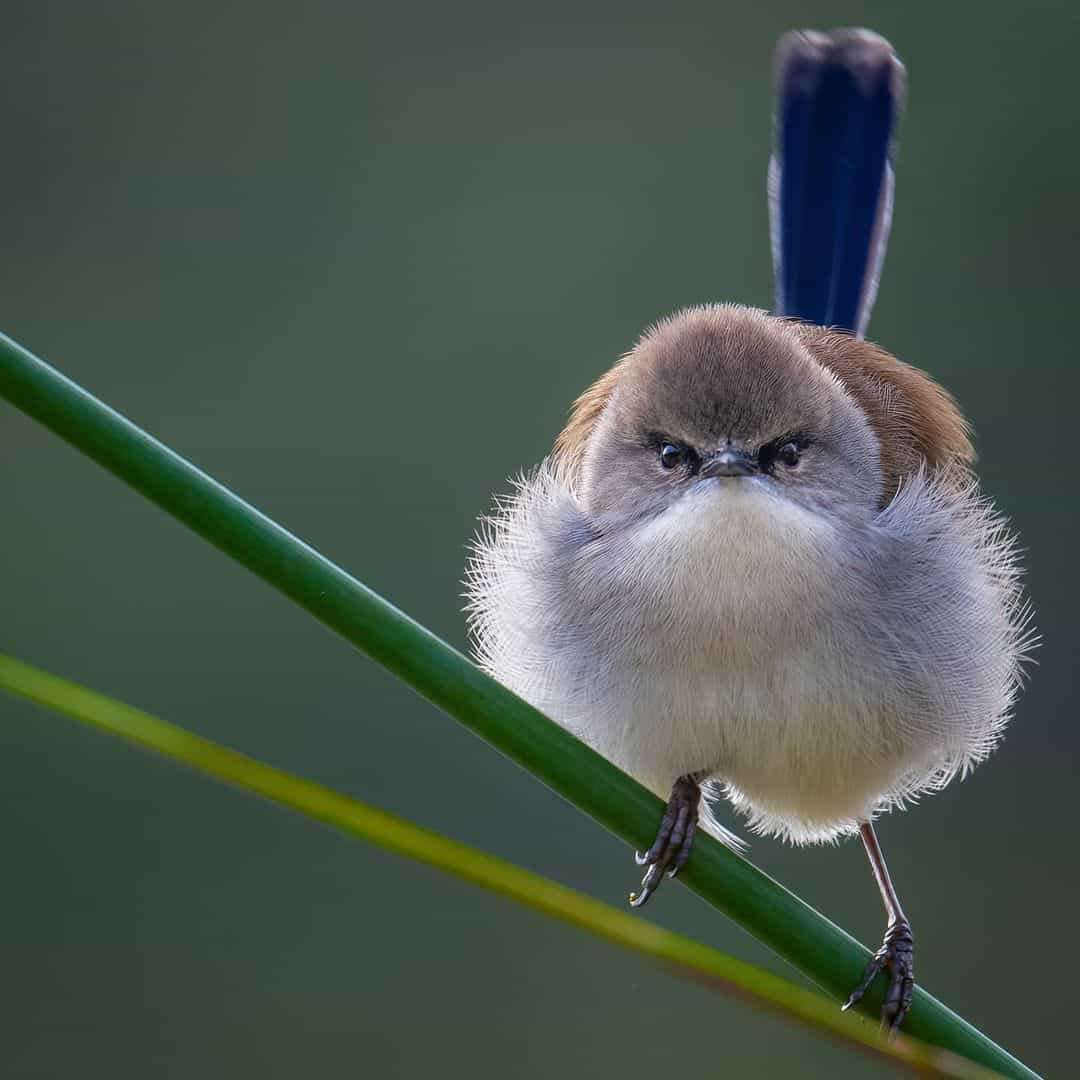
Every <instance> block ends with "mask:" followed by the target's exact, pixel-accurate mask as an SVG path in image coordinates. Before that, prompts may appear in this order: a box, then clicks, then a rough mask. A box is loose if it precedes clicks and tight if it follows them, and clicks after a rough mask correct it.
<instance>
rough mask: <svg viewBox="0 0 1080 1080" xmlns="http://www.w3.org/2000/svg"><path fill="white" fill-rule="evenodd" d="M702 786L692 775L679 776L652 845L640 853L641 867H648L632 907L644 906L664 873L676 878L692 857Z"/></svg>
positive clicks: (632, 900) (631, 895) (634, 894)
mask: <svg viewBox="0 0 1080 1080" xmlns="http://www.w3.org/2000/svg"><path fill="white" fill-rule="evenodd" d="M700 804H701V788H700V787H698V783H697V781H696V780H695V779H694V778H693V777H692V776H680V777H679V779H678V780H676V781H675V783H674V785H673V786H672V789H671V798H670V799H668V804H667V809H666V810H665V811H664V816H663V818H662V819H661V821H660V830H659V832H657V834H656V839H655V840H654V841H653V846H652V847H651V848H649V850H648V851H646V852H644V853H642V852H640V851H639V852H638V853H637V855H636V856H635V858H636V859H637V864H638V866H647V867H648V868H649V869H648V870H646V871H645V876H644V877H643V878H642V879H641V892H638V893H631V894H630V906H631V907H641V905H642V904H644V903H645V901H646V900H648V899H649V897H650V896H652V894H653V893H654V892H656V890H657V888H659V886H660V882H661V881H663V879H664V873H665V872H666V873H667V876H668V877H674V876H675V875H676V874H677V873H678V872H679V871H680V870H681V869H682V868H683V867H684V866H685V865H686V860H687V859H689V858H690V848H691V845H692V844H693V841H694V833H695V832H696V831H697V823H698V807H699V805H700Z"/></svg>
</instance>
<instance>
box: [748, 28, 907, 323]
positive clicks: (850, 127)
mask: <svg viewBox="0 0 1080 1080" xmlns="http://www.w3.org/2000/svg"><path fill="white" fill-rule="evenodd" d="M776 79H777V106H776V129H775V140H776V144H775V151H774V154H773V158H772V160H771V162H770V163H769V210H770V218H771V223H772V250H773V266H774V268H775V271H776V313H777V314H778V315H792V316H796V317H798V318H801V319H805V320H807V321H809V322H815V323H818V324H820V325H822V326H838V327H844V328H845V329H848V330H852V331H854V332H855V333H856V334H858V335H860V336H862V334H863V333H864V332H865V330H866V324H867V322H868V321H869V318H870V309H871V308H872V307H873V305H874V298H875V296H876V295H877V284H878V277H879V275H880V273H881V264H882V261H883V259H884V257H885V246H886V243H887V241H888V238H889V225H890V222H891V220H892V202H893V170H892V163H891V160H892V151H893V145H894V129H895V127H896V122H897V120H898V118H899V115H900V110H901V108H902V105H903V99H904V89H905V75H904V67H903V65H902V64H901V63H900V61H899V59H897V56H896V53H894V52H893V50H892V46H891V45H890V44H889V43H888V42H887V41H886V40H885V39H884V38H883V37H880V36H879V35H878V34H874V33H872V32H870V31H868V30H838V31H835V32H833V33H829V34H823V33H816V32H813V31H794V32H792V33H789V34H785V35H784V37H782V38H781V39H780V42H779V44H778V45H777V50H776Z"/></svg>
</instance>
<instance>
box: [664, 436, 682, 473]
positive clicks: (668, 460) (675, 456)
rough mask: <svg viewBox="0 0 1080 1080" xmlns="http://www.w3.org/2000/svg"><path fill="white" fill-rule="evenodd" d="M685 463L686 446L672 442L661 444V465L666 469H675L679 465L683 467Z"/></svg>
mask: <svg viewBox="0 0 1080 1080" xmlns="http://www.w3.org/2000/svg"><path fill="white" fill-rule="evenodd" d="M684 461H686V447H685V446H679V445H678V444H677V443H670V442H666V443H661V444H660V464H661V465H663V466H664V468H665V469H674V468H675V467H676V466H677V465H682V464H683V462H684Z"/></svg>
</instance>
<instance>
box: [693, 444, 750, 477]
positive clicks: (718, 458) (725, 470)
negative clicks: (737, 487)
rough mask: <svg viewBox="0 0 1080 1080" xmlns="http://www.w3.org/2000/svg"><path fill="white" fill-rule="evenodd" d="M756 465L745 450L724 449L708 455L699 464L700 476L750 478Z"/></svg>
mask: <svg viewBox="0 0 1080 1080" xmlns="http://www.w3.org/2000/svg"><path fill="white" fill-rule="evenodd" d="M755 472H757V464H756V462H755V461H754V458H753V456H752V455H751V454H748V453H747V452H746V451H745V450H736V449H734V448H733V447H730V446H729V447H726V448H725V449H723V450H717V451H716V453H714V454H710V455H709V456H708V457H707V458H705V460H704V461H703V462H702V463H701V472H700V475H701V476H752V475H753V474H754V473H755Z"/></svg>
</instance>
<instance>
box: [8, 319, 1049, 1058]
mask: <svg viewBox="0 0 1080 1080" xmlns="http://www.w3.org/2000/svg"><path fill="white" fill-rule="evenodd" d="M0 395H2V396H3V397H5V398H6V399H7V400H8V401H10V402H11V403H12V404H14V405H15V406H17V407H18V408H20V409H22V410H23V411H24V412H25V413H27V414H29V415H30V416H32V417H34V418H35V419H36V420H38V421H40V422H41V423H42V424H44V425H45V426H46V427H48V428H50V429H51V430H52V431H54V432H55V433H56V434H57V435H59V436H60V437H61V438H63V439H66V440H67V441H68V442H69V443H71V444H72V445H73V446H75V447H76V448H78V449H79V450H81V451H82V452H83V453H85V454H87V455H88V456H89V457H91V458H93V459H94V460H95V461H97V462H98V463H99V464H100V465H102V466H103V467H104V468H106V469H108V470H109V471H110V472H112V473H113V474H114V475H116V476H118V477H119V478H120V479H122V480H124V481H125V482H126V483H128V484H130V485H131V486H132V487H133V488H135V490H136V491H138V492H140V493H141V494H143V495H144V496H146V497H147V498H148V499H150V500H151V501H152V502H154V503H156V504H157V505H158V506H160V507H161V508H162V509H164V510H166V511H168V512H169V513H170V514H172V515H173V516H174V517H176V518H178V519H179V520H180V521H182V522H184V524H186V525H187V526H189V527H190V528H191V529H193V530H194V531H195V532H196V533H198V534H199V535H200V536H202V537H203V538H204V539H205V540H208V541H209V542H210V543H212V544H213V545H215V546H216V547H218V548H220V549H221V550H222V551H224V552H225V553H226V554H227V555H230V556H231V557H232V558H234V559H235V560H237V561H238V562H239V563H241V564H242V565H244V566H246V567H247V568H248V569H249V570H251V571H252V572H253V573H255V574H257V575H258V576H259V577H261V578H262V579H263V580H264V581H266V582H267V583H268V584H270V585H272V586H274V588H276V589H278V590H279V591H281V592H282V593H284V594H285V595H286V596H288V597H290V598H291V599H292V600H294V601H295V602H296V603H297V604H299V605H300V606H301V607H303V608H305V609H306V610H307V611H309V612H310V613H311V614H312V615H314V616H315V617H316V618H317V619H319V620H321V621H322V622H323V623H325V624H326V625H327V626H329V627H330V628H331V629H332V630H335V631H337V633H339V634H341V635H342V636H343V637H344V638H346V639H347V640H348V641H350V642H352V643H353V644H354V645H356V646H357V647H358V648H360V649H362V650H363V651H364V652H366V653H367V654H368V655H369V656H371V657H372V658H373V659H375V660H377V661H378V662H379V663H380V664H382V665H383V666H385V667H386V668H388V669H389V670H390V671H392V672H394V674H396V675H397V676H399V677H400V678H401V679H403V680H404V681H405V682H407V683H408V684H409V685H410V686H412V687H413V688H414V689H415V690H417V691H419V692H420V693H421V694H423V695H424V696H425V697H426V698H428V699H429V700H430V701H432V702H433V703H434V704H436V705H438V706H440V707H441V708H442V709H444V710H445V711H446V712H448V713H449V714H450V715H451V716H453V717H455V718H456V719H457V720H459V721H460V722H461V723H463V724H464V725H465V726H466V727H468V728H469V729H470V730H472V731H474V732H475V733H476V734H477V735H479V736H481V737H482V738H483V739H485V740H487V741H488V742H489V743H491V745H492V746H494V747H495V748H496V749H498V750H501V751H502V752H503V753H504V754H506V755H507V756H508V757H510V758H512V759H513V760H514V761H516V762H517V763H518V764H519V765H521V766H523V767H524V768H525V769H527V770H528V771H529V772H531V773H532V774H533V775H534V776H536V777H538V778H539V779H541V780H543V781H544V782H545V783H546V784H548V786H550V787H551V788H553V789H554V790H555V791H557V792H558V793H559V794H560V795H562V796H563V797H564V798H566V799H567V800H569V801H570V802H571V803H573V804H574V805H575V806H577V807H578V808H579V809H581V810H582V811H584V812H585V813H587V814H589V815H590V816H591V817H593V818H594V819H595V820H596V821H598V822H599V823H600V824H602V825H604V826H605V827H606V828H608V829H609V830H611V831H612V832H613V833H614V834H615V835H616V836H619V837H621V838H622V839H623V840H625V841H626V842H627V843H628V844H630V845H632V846H633V847H637V848H641V847H646V846H647V845H648V844H649V843H650V842H651V840H652V838H653V834H654V833H655V830H656V825H657V822H658V821H659V818H660V815H661V813H662V805H661V803H660V800H659V799H657V798H656V796H655V795H653V794H652V793H651V792H648V791H646V790H645V788H643V787H642V786H641V785H640V784H638V783H637V781H635V780H633V779H632V778H631V777H629V776H627V775H626V774H625V773H623V772H621V771H620V770H619V769H617V768H616V767H615V766H613V765H612V764H610V763H609V762H607V761H606V760H605V759H604V758H602V757H600V755H598V754H596V753H595V752H594V751H592V750H591V749H589V747H587V746H585V745H584V744H583V743H581V742H579V741H578V740H577V739H575V738H574V737H573V736H572V735H570V734H569V733H567V732H566V731H564V730H563V729H562V728H560V727H559V726H558V725H557V724H555V723H553V722H552V721H550V720H548V719H547V718H546V717H544V716H543V715H541V714H540V713H539V712H538V711H537V710H536V709H534V708H533V707H532V706H530V705H528V704H527V703H526V702H524V701H522V700H521V699H520V698H518V697H517V696H516V695H514V694H512V693H511V692H510V691H509V690H507V689H506V688H505V687H503V686H501V685H499V683H497V682H495V680H493V679H491V678H489V677H488V676H487V675H486V674H484V673H483V672H482V671H480V669H479V668H477V667H476V666H475V665H474V664H472V663H471V662H470V661H469V660H468V659H467V658H466V657H464V656H463V655H462V654H461V653H459V652H458V651H457V650H455V649H453V648H451V647H450V646H449V645H447V644H446V643H445V642H443V641H441V640H440V639H439V638H437V637H436V636H435V635H434V634H432V633H431V632H430V631H429V630H427V629H425V628H424V627H423V626H421V625H420V624H419V623H417V622H415V621H414V620H413V619H411V618H409V616H408V615H405V614H404V613H403V612H401V611H399V610H398V609H397V608H395V607H394V606H393V605H392V604H390V603H388V602H387V601H386V600H384V599H382V597H380V596H378V595H377V594H376V593H374V592H373V591H372V590H371V589H369V588H367V586H365V585H363V584H362V583H361V582H359V581H357V580H356V579H355V578H353V577H351V576H350V575H349V574H347V573H346V572H345V571H344V570H342V569H341V568H340V567H339V566H336V565H335V564H334V563H332V562H331V561H330V560H329V559H327V558H326V557H325V556H323V555H320V554H319V552H317V551H315V550H314V549H313V548H311V547H309V546H308V545H307V544H305V543H303V541H301V540H299V539H297V538H296V537H295V536H293V535H292V534H291V533H289V532H287V531H286V530H285V529H283V528H282V527H281V526H280V525H278V524H276V523H275V522H274V521H272V520H271V519H270V518H268V517H267V516H266V515H265V514H263V513H261V512H260V511H258V510H256V509H255V508H254V507H253V506H251V505H249V504H248V503H246V502H244V501H243V499H241V498H239V497H238V496H237V495H234V494H233V493H232V492H231V491H229V490H228V488H226V487H224V486H222V485H221V484H219V483H218V482H217V481H216V480H214V479H212V478H211V477H210V476H207V475H206V473H204V472H202V471H200V470H199V469H197V468H196V467H195V466H194V465H192V464H190V463H189V462H187V461H185V460H184V458H182V457H180V455H179V454H177V453H176V452H175V451H173V450H170V449H169V448H168V447H167V446H165V445H163V444H162V443H160V442H158V441H157V440H156V439H154V438H152V437H151V436H150V435H148V434H147V433H146V432H144V431H142V430H141V429H140V428H138V427H137V426H136V425H135V424H133V423H132V422H131V421H130V420H127V419H126V418H125V417H123V416H121V415H120V414H119V413H117V412H116V411H115V410H113V409H111V408H109V406H107V405H105V404H104V403H103V402H101V401H98V400H97V399H96V398H95V397H93V396H92V395H91V394H90V393H88V392H87V391H86V390H84V389H82V387H80V386H78V385H77V384H76V383H74V382H73V381H72V380H70V379H68V378H67V377H66V376H64V375H62V374H61V373H60V372H59V371H57V370H56V369H55V368H52V367H50V366H49V365H48V364H46V363H45V362H44V361H43V360H40V359H38V358H37V357H36V356H34V355H33V354H32V353H30V352H28V351H27V350H26V349H24V348H22V346H20V345H18V344H17V343H15V342H14V341H12V340H10V339H9V338H6V337H4V336H3V335H0ZM681 880H683V881H684V883H685V884H686V885H687V886H689V887H690V888H691V889H693V890H694V891H695V892H697V893H698V894H700V895H701V896H703V897H704V898H705V899H706V900H708V901H709V903H711V904H712V905H713V906H714V907H716V908H718V909H719V910H720V911H722V912H724V913H725V914H726V915H728V916H729V917H730V918H732V919H734V920H735V921H736V922H737V923H738V924H739V925H740V926H742V927H743V928H744V929H746V930H747V931H749V932H750V933H751V934H753V935H754V936H755V937H757V938H758V939H759V940H761V941H763V942H764V943H765V944H766V945H768V946H769V947H770V948H771V949H773V950H774V951H775V952H776V953H778V954H779V955H780V956H782V957H784V958H785V959H786V960H788V961H790V962H791V963H792V964H794V965H795V967H797V968H798V969H799V970H800V971H802V972H804V973H805V974H806V975H807V976H809V977H810V978H811V979H812V980H813V981H814V982H815V983H817V984H818V985H819V986H820V987H822V988H823V989H824V990H825V991H827V992H828V993H829V994H830V995H832V996H834V997H835V998H837V999H838V1000H843V999H844V998H846V996H847V994H848V992H849V991H850V989H851V988H852V987H853V986H854V985H855V984H856V983H857V982H858V980H859V977H860V975H861V972H862V969H863V966H864V965H865V963H866V962H867V960H868V959H869V956H870V954H869V952H868V951H867V950H866V949H865V948H864V947H863V946H862V945H860V944H859V943H858V942H856V941H855V940H854V939H853V938H852V937H850V936H849V935H848V934H847V933H845V932H844V931H843V930H841V929H840V928H839V927H837V926H835V925H834V924H833V923H831V922H830V921H829V920H828V919H826V918H825V917H824V916H822V915H820V914H818V912H816V911H815V910H814V909H813V908H811V907H810V906H809V905H808V904H806V903H804V902H803V901H802V900H800V899H799V898H798V897H797V896H795V895H793V894H792V893H790V892H788V890H786V889H785V888H784V887H783V886H781V885H779V884H778V883H777V882H775V881H773V880H772V879H771V878H769V877H768V876H766V875H765V874H763V873H762V872H761V871H760V870H758V869H757V868H756V867H755V866H753V865H752V864H750V863H749V862H747V861H746V860H745V859H743V858H741V857H740V856H738V855H736V854H735V853H734V852H732V851H730V850H728V849H727V848H725V847H723V845H721V844H719V843H717V842H716V841H714V840H713V839H712V838H711V837H707V836H703V835H702V836H699V837H698V839H697V841H696V842H695V850H694V854H693V856H692V857H691V859H690V862H689V863H688V864H687V866H686V868H685V870H684V871H683V873H682V875H681ZM880 1004H881V988H880V985H879V986H878V987H876V988H875V992H874V993H871V994H867V996H866V998H864V999H863V1002H862V1003H861V1004H860V1008H861V1009H862V1011H864V1012H866V1013H867V1014H868V1015H874V1014H875V1013H876V1011H877V1009H878V1008H879V1006H880ZM905 1030H906V1031H907V1032H908V1033H909V1034H911V1035H913V1036H915V1037H916V1038H919V1039H922V1040H923V1041H925V1042H929V1043H932V1044H934V1045H937V1046H941V1047H944V1048H946V1049H948V1050H952V1051H954V1052H955V1053H958V1054H960V1055H962V1056H964V1057H968V1058H971V1059H972V1060H974V1061H978V1062H980V1063H982V1064H984V1065H986V1066H988V1067H989V1068H992V1069H995V1070H997V1071H998V1072H1000V1073H1003V1074H1005V1075H1006V1076H1014V1077H1032V1076H1035V1075H1036V1074H1034V1073H1033V1072H1032V1071H1031V1070H1030V1069H1028V1068H1027V1066H1025V1065H1023V1064H1022V1063H1021V1062H1020V1061H1018V1060H1017V1059H1016V1058H1014V1057H1013V1056H1012V1055H1010V1054H1009V1053H1008V1052H1007V1051H1005V1050H1003V1049H1002V1048H1001V1047H1000V1046H998V1045H997V1044H996V1043H994V1042H993V1041H992V1040H991V1039H989V1038H988V1037H987V1036H986V1035H984V1034H983V1033H982V1032H980V1031H979V1030H978V1029H977V1028H975V1027H973V1026H972V1025H971V1024H969V1023H967V1021H965V1020H963V1019H962V1018H961V1017H959V1016H957V1015H956V1013H954V1012H952V1011H951V1010H950V1009H948V1008H947V1007H946V1006H944V1005H943V1004H941V1002H939V1001H937V1000H936V999H935V998H933V997H932V996H931V995H930V994H928V993H927V992H926V991H925V990H923V989H922V988H921V987H918V988H916V991H915V1002H914V1006H913V1008H912V1011H911V1015H910V1016H909V1017H908V1019H907V1021H906V1022H905Z"/></svg>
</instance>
